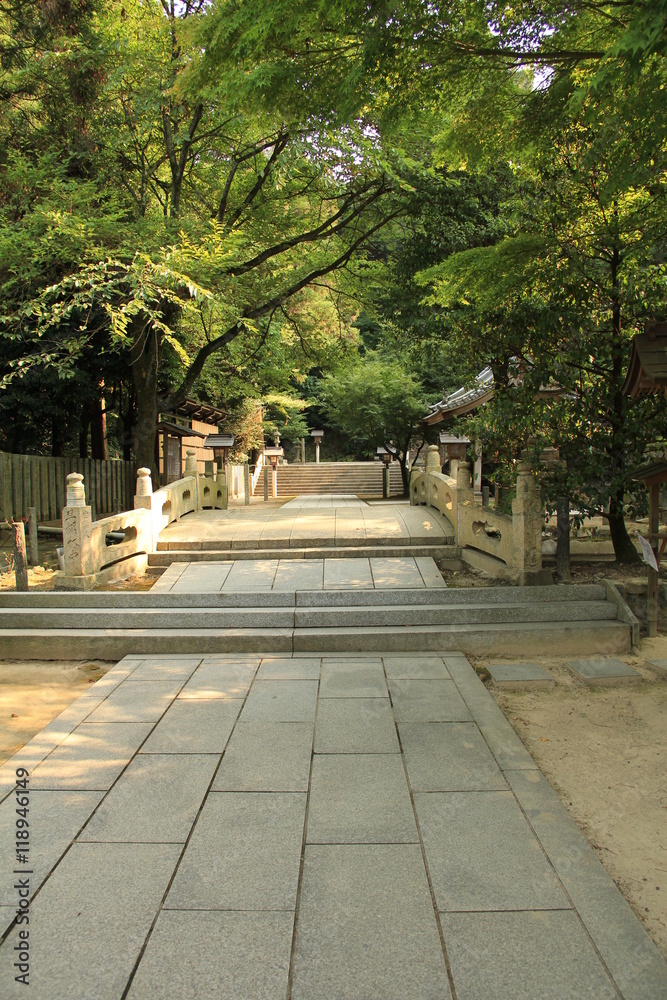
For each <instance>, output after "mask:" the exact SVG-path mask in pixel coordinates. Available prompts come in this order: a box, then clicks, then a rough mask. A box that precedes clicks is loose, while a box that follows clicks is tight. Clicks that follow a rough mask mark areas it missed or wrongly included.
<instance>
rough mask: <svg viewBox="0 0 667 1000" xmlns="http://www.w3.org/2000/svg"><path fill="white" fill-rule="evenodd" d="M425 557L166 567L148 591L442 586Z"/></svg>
mask: <svg viewBox="0 0 667 1000" xmlns="http://www.w3.org/2000/svg"><path fill="white" fill-rule="evenodd" d="M445 586H446V584H445V581H444V580H443V578H442V573H440V571H439V569H438V567H437V566H436V564H435V561H434V560H433V559H432V558H431V557H430V556H416V557H415V556H397V557H395V558H389V559H385V558H382V557H373V556H371V557H370V558H366V557H360V558H358V559H254V560H251V561H236V560H229V561H221V562H196V563H172V564H171V566H168V567H167V569H166V570H165V571H164V573H163V574H162V576H161V577H160V578H159V580H157V581H156V583H154V584H153V586H152V587H151V593H158V594H195V593H196V594H217V593H222V594H230V593H238V592H239V591H247V590H248V589H249V588H251V589H252V590H253V591H286V592H291V591H294V590H348V589H354V590H426V589H429V590H432V589H434V588H441V587H445Z"/></svg>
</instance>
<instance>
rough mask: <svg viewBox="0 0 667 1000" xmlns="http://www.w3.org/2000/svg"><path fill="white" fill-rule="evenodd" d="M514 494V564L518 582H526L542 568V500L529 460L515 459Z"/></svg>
mask: <svg viewBox="0 0 667 1000" xmlns="http://www.w3.org/2000/svg"><path fill="white" fill-rule="evenodd" d="M516 471H517V478H516V497H515V498H514V500H513V501H512V528H513V535H514V545H513V548H514V560H513V561H514V565H515V567H516V568H517V569H518V570H519V574H520V575H519V582H520V583H521V584H525V583H528V582H529V581H530V577H531V576H532V575H533V574H537V573H539V572H540V570H541V569H542V503H541V500H540V496H539V492H538V489H537V482H536V480H535V476H534V475H533V467H532V465H531V464H530V462H524V461H521V462H517V469H516Z"/></svg>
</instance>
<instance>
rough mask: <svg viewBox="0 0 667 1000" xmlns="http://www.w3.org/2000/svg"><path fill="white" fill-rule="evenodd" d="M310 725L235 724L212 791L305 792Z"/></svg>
mask: <svg viewBox="0 0 667 1000" xmlns="http://www.w3.org/2000/svg"><path fill="white" fill-rule="evenodd" d="M312 747H313V724H312V723H311V722H239V724H238V725H237V727H236V729H235V730H234V734H233V736H232V738H231V740H230V741H229V746H228V747H227V750H226V751H225V755H224V757H223V758H222V763H221V764H220V768H219V770H218V772H217V774H216V776H215V781H214V782H213V789H214V790H215V791H233V792H307V791H308V778H309V774H310V758H311V751H312Z"/></svg>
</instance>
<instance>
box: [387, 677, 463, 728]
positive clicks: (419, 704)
mask: <svg viewBox="0 0 667 1000" xmlns="http://www.w3.org/2000/svg"><path fill="white" fill-rule="evenodd" d="M389 693H390V694H391V700H392V703H393V706H394V714H395V716H396V721H397V722H466V721H467V720H469V719H470V712H469V711H468V708H467V706H466V704H465V702H464V701H463V699H462V698H461V696H460V694H459V693H458V691H457V689H456V685H455V684H454V682H453V681H451V680H433V679H430V678H414V677H411V678H407V679H399V678H390V680H389Z"/></svg>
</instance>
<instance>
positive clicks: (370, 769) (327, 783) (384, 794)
mask: <svg viewBox="0 0 667 1000" xmlns="http://www.w3.org/2000/svg"><path fill="white" fill-rule="evenodd" d="M307 841H308V843H311V844H318V843H319V844H381V843H386V844H401V843H410V842H412V843H417V842H418V841H419V837H418V835H417V826H416V824H415V818H414V813H413V811H412V802H411V800H410V793H409V791H408V785H407V782H406V780H405V770H404V768H403V762H402V760H401V758H400V755H399V754H318V755H316V756H315V759H314V761H313V772H312V778H311V783H310V806H309V811H308V834H307Z"/></svg>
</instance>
